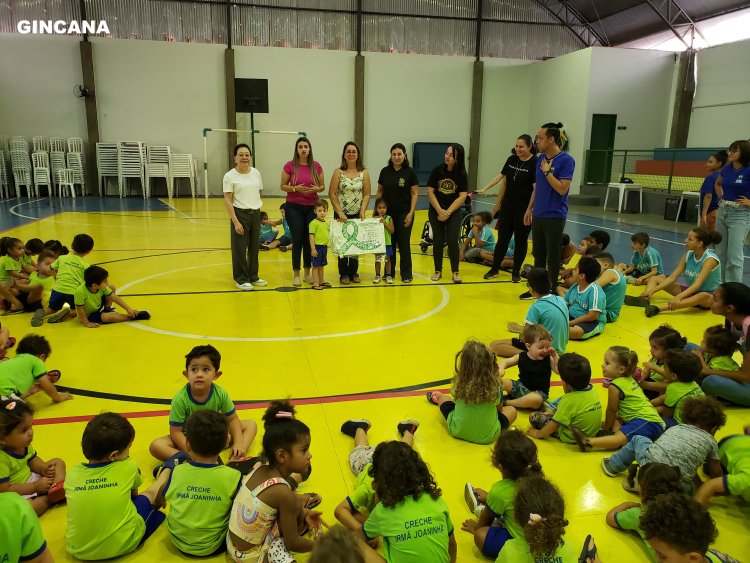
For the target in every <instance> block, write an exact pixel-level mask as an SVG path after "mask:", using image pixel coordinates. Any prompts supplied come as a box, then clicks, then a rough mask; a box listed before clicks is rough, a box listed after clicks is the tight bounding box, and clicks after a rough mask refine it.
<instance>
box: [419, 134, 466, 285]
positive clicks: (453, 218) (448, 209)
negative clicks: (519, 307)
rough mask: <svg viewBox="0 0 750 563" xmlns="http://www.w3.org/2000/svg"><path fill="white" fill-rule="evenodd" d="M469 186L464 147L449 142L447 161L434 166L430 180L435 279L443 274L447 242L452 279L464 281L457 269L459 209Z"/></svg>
mask: <svg viewBox="0 0 750 563" xmlns="http://www.w3.org/2000/svg"><path fill="white" fill-rule="evenodd" d="M468 190H469V180H468V178H467V177H466V165H465V164H464V148H463V146H461V145H459V144H458V143H454V144H451V145H448V148H447V149H446V150H445V162H444V163H443V164H441V165H439V166H436V167H435V168H434V169H433V170H432V173H431V174H430V179H429V180H428V181H427V195H428V196H429V198H430V210H429V211H428V213H427V216H428V218H429V219H430V226H431V227H432V259H433V262H434V263H435V273H434V274H432V277H431V278H430V279H431V280H432V281H438V280H439V279H440V278H441V277H442V276H443V247H444V246H445V245H446V243H447V244H448V257H449V258H450V261H451V272H452V273H453V283H461V276H460V275H459V273H458V261H459V259H458V254H459V252H458V237H459V235H460V231H461V213H460V209H461V206H462V205H463V204H464V200H465V199H466V196H467V193H468Z"/></svg>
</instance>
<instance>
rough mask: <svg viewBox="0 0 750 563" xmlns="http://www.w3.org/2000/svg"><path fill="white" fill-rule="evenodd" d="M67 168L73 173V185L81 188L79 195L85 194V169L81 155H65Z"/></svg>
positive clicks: (72, 153) (71, 153)
mask: <svg viewBox="0 0 750 563" xmlns="http://www.w3.org/2000/svg"><path fill="white" fill-rule="evenodd" d="M65 159H66V162H67V164H68V168H69V169H70V170H72V171H73V183H74V184H78V185H79V186H81V195H84V194H85V193H86V167H85V164H84V159H83V153H80V152H69V153H68V154H66V155H65Z"/></svg>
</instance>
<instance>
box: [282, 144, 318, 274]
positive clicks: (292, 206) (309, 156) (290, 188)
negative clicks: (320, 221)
mask: <svg viewBox="0 0 750 563" xmlns="http://www.w3.org/2000/svg"><path fill="white" fill-rule="evenodd" d="M325 185H326V184H325V177H324V175H323V168H322V167H321V166H320V164H318V163H317V162H315V159H314V158H313V150H312V144H311V143H310V140H309V139H308V138H307V137H300V138H299V139H297V142H296V143H295V144H294V158H293V159H292V160H290V161H289V162H287V163H286V164H285V165H284V170H282V172H281V190H282V191H283V192H286V206H285V207H284V211H285V213H286V221H287V224H288V225H289V229H290V230H291V231H292V271H293V279H292V285H293V286H294V287H300V286H301V285H302V280H301V279H300V258H302V262H303V265H304V268H305V277H304V280H305V282H307V283H310V284H311V283H312V276H311V275H310V265H311V263H312V262H311V260H312V259H311V257H310V236H309V234H308V227H309V226H310V222H311V221H312V220H313V219H315V202H316V201H317V199H318V197H319V195H318V194H320V192H322V191H323V190H325Z"/></svg>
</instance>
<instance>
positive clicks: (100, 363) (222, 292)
mask: <svg viewBox="0 0 750 563" xmlns="http://www.w3.org/2000/svg"><path fill="white" fill-rule="evenodd" d="M168 203H169V205H170V206H172V207H173V209H172V210H168V209H169V208H164V209H167V210H165V211H124V212H99V213H84V212H61V213H57V214H53V215H51V216H49V217H47V218H44V219H41V220H38V221H34V222H31V223H28V224H26V225H23V226H21V227H18V228H13V229H9V230H5V231H3V233H2V234H3V235H9V234H12V235H13V236H17V237H18V238H21V239H22V240H26V239H28V238H31V237H39V238H42V239H43V240H47V239H51V238H56V239H60V240H61V241H62V242H63V244H66V245H68V246H69V245H70V241H71V240H72V237H73V236H74V235H75V234H77V233H79V232H85V233H88V234H90V235H92V236H93V237H94V240H95V248H94V251H93V252H92V253H91V255H90V256H89V261H90V262H91V263H101V264H102V265H103V266H104V267H105V268H106V269H107V270H108V271H109V272H110V281H111V282H112V283H114V284H115V285H116V286H117V287H118V291H119V293H120V295H121V296H122V297H123V298H124V299H125V300H126V301H127V302H128V304H130V305H131V306H132V307H134V308H136V309H140V310H148V311H150V312H151V315H152V319H151V320H150V321H144V322H140V323H127V324H120V325H111V326H103V327H101V328H98V329H87V328H83V327H82V326H81V325H80V324H79V322H78V321H77V320H75V319H69V320H67V321H66V322H64V323H62V324H58V325H47V324H45V325H44V326H42V327H41V328H38V329H33V328H31V326H30V324H29V320H30V315H16V316H10V317H0V321H1V322H2V324H3V325H4V326H7V327H9V329H10V331H11V334H12V335H13V336H15V337H16V338H18V339H20V338H21V337H22V336H24V335H25V334H27V333H30V332H32V331H34V332H38V333H40V334H43V335H44V336H46V337H47V338H48V339H49V341H50V343H51V345H52V349H53V353H52V356H51V358H50V359H49V361H48V367H49V368H50V369H52V368H56V369H60V370H61V371H62V379H61V381H60V385H63V386H66V387H71V388H73V389H77V390H85V391H86V392H89V391H91V392H94V393H93V395H96V394H97V393H100V394H105V396H104V398H101V397H95V396H90V395H91V393H89V396H86V395H83V394H78V395H77V396H76V397H75V400H73V401H69V402H65V403H62V404H58V405H54V404H52V403H51V402H50V400H49V399H48V398H47V397H46V396H44V395H43V394H41V393H40V394H37V395H36V396H34V397H33V398H32V404H33V406H34V408H35V409H36V410H37V414H36V420H37V422H36V426H35V439H34V447H35V448H36V449H37V451H38V452H39V455H40V456H41V457H42V458H43V459H49V458H52V457H60V458H62V459H63V460H65V462H66V464H67V465H68V466H69V467H70V466H72V465H73V464H75V463H79V462H81V461H84V460H83V458H82V454H81V450H80V445H79V444H80V437H81V433H82V431H83V428H84V425H85V421H86V420H87V418H88V417H90V416H92V415H95V414H97V413H100V412H102V411H116V412H121V413H127V415H128V416H129V417H131V421H132V423H133V425H134V426H135V428H136V432H137V434H136V438H135V443H134V444H133V447H132V449H131V455H132V456H133V457H134V458H135V459H136V461H137V462H138V464H139V466H140V467H141V471H142V473H143V476H144V484H148V483H149V482H151V480H152V478H151V470H152V468H153V467H154V466H155V465H156V461H155V460H154V459H152V458H151V456H150V455H149V453H148V445H149V442H150V441H151V440H152V439H153V438H155V437H157V436H161V435H164V434H166V433H167V432H168V424H167V412H168V409H169V405H168V401H169V399H170V397H171V396H172V395H173V394H174V393H175V392H176V391H177V390H178V388H179V387H180V386H181V385H183V384H184V383H185V380H184V378H183V376H182V370H183V369H184V358H183V357H184V355H185V354H186V353H187V352H188V351H189V350H190V349H191V348H192V347H193V346H195V345H197V344H201V343H211V344H213V345H215V346H216V347H217V348H218V349H219V351H220V352H221V354H222V365H221V370H222V372H223V375H222V376H221V378H220V380H219V381H218V383H219V384H220V385H222V386H223V387H225V388H226V389H227V390H228V391H229V394H230V396H231V397H232V398H233V399H234V401H235V402H236V403H241V402H243V401H245V402H248V403H247V404H244V405H241V404H238V413H239V415H240V417H241V418H251V419H253V420H255V421H256V422H258V424H259V426H260V425H261V415H262V412H263V411H262V408H263V405H262V404H257V403H252V402H255V401H264V400H269V399H273V398H282V397H292V398H293V399H309V400H305V401H303V403H304V404H302V405H300V406H299V407H298V417H299V418H300V419H302V420H303V421H304V422H306V423H307V424H308V425H309V426H310V427H311V429H312V446H311V451H312V454H313V462H312V463H313V467H314V471H313V473H312V476H311V478H310V480H309V481H308V482H307V483H305V484H303V485H302V487H301V489H300V490H301V491H315V492H318V493H320V494H321V495H322V496H323V499H324V500H323V503H322V505H321V507H320V510H322V511H323V513H324V517H325V519H326V521H327V522H328V523H329V524H333V523H334V521H335V518H334V516H333V510H334V508H335V507H336V505H337V504H338V503H339V502H340V501H341V500H342V499H343V498H344V497H345V496H346V495H347V492H348V491H349V490H350V489H351V486H352V484H353V481H354V476H353V475H352V473H351V471H350V469H349V466H348V461H347V458H348V454H349V450H350V449H351V447H352V445H353V444H352V442H353V441H352V440H351V439H350V438H348V437H347V436H344V435H343V434H341V433H340V432H339V427H340V425H341V423H342V422H343V421H344V420H346V419H348V418H368V419H369V420H370V421H371V422H372V429H371V431H370V439H371V443H373V444H375V443H377V442H378V441H382V440H391V439H397V437H398V435H397V432H396V423H397V422H398V421H400V420H403V419H407V418H416V419H417V420H419V421H420V423H421V426H420V428H419V431H418V432H417V434H416V439H415V447H416V449H417V450H418V451H419V453H420V454H421V455H422V456H423V457H424V459H425V460H426V461H427V463H428V464H429V466H430V468H431V470H432V471H433V472H434V474H435V475H436V478H437V481H438V484H439V485H440V487H441V488H442V491H443V495H444V498H445V500H446V501H447V503H448V505H449V507H450V511H451V517H452V520H453V524H454V526H455V530H456V531H455V535H456V539H457V541H458V546H459V555H458V561H460V562H463V561H475V560H476V561H478V560H482V559H483V557H482V556H481V555H480V554H479V552H478V551H477V550H476V548H475V547H474V543H473V538H472V536H470V535H469V534H467V533H465V532H462V531H461V523H462V522H463V521H464V520H465V519H467V518H470V517H471V516H472V515H471V514H470V512H469V510H468V508H467V507H466V505H465V503H464V500H463V486H464V483H465V482H466V481H470V482H471V483H473V484H474V485H475V486H481V487H483V488H488V487H489V486H490V485H491V484H492V483H493V482H494V481H496V480H498V479H500V474H499V473H498V472H497V471H496V470H495V469H494V468H493V467H492V466H491V464H490V450H491V447H490V446H478V445H474V444H469V443H466V442H461V441H459V440H455V439H453V438H451V437H450V436H449V435H448V433H447V432H446V428H445V422H444V420H443V417H442V416H441V415H440V412H439V410H438V409H437V407H434V406H432V405H430V404H429V403H428V402H427V401H426V399H425V397H424V392H425V389H426V388H440V389H445V388H446V387H447V385H446V384H444V383H442V384H435V383H433V385H432V386H431V387H430V386H427V387H425V384H429V383H430V382H440V381H441V380H446V379H448V378H450V377H451V375H452V370H453V361H454V355H455V353H456V351H457V350H459V349H460V348H461V346H462V345H463V343H464V341H465V340H466V339H467V338H469V337H474V338H478V339H480V340H482V341H485V342H489V341H490V340H492V339H496V338H507V337H509V336H511V335H510V334H509V333H508V332H506V329H505V325H506V323H507V321H511V320H513V321H518V322H522V321H523V319H524V314H525V312H526V309H527V308H528V307H529V305H530V302H527V301H520V300H519V299H518V295H519V294H520V293H521V292H522V291H524V290H525V287H524V286H523V284H511V283H510V275H509V274H504V273H502V274H501V276H500V277H499V278H496V279H495V280H493V281H491V282H485V281H484V280H483V279H482V275H483V274H484V273H485V272H486V268H485V267H484V266H479V265H474V264H462V266H461V274H462V276H463V279H464V283H463V284H462V285H453V284H452V283H450V282H448V281H447V280H445V279H444V280H443V281H444V283H442V284H435V283H432V282H430V281H429V280H428V277H429V275H430V274H431V273H432V256H431V254H427V255H423V254H422V253H421V252H420V250H419V248H418V246H417V245H416V243H417V242H418V240H419V235H420V232H421V228H422V225H423V223H424V221H425V219H426V212H425V211H420V212H418V215H417V220H416V221H415V228H414V231H413V242H414V243H415V245H414V246H413V256H414V271H415V283H414V284H412V285H410V286H406V285H403V284H401V283H400V282H399V281H398V278H397V281H396V283H395V285H393V286H385V285H384V284H382V283H381V284H380V285H373V284H372V283H371V281H372V277H373V259H372V257H366V258H364V259H363V260H362V263H361V266H360V274H361V276H362V280H363V281H362V283H361V284H360V285H358V286H349V287H339V284H338V274H337V270H336V265H335V259H333V260H331V258H330V257H329V265H328V267H327V268H326V277H327V280H328V281H330V282H332V284H333V286H334V287H333V288H332V289H329V290H325V291H311V290H309V286H305V287H304V288H302V289H301V290H297V291H277V290H276V289H277V288H279V287H280V286H286V287H288V286H291V265H290V262H291V253H286V254H285V253H281V252H280V251H278V250H274V251H271V252H263V253H261V257H260V258H261V271H260V275H261V277H263V278H264V279H266V280H267V281H268V282H269V285H268V287H267V288H261V289H256V290H255V291H252V292H249V293H243V292H241V291H238V290H235V288H234V282H233V280H232V278H231V265H230V254H229V250H228V245H229V236H228V235H229V222H228V220H227V217H226V211H225V210H224V204H223V201H222V200H218V199H212V200H207V201H204V200H190V199H180V200H173V201H170V202H168ZM278 203H280V200H267V207H268V209H269V213H270V215H271V217H272V218H273V217H276V216H277V213H278V212H277V211H276V209H277V207H278ZM31 215H32V216H33V213H32V214H31ZM429 252H431V250H430V251H429ZM445 269H446V272H447V271H449V266H448V262H447V259H446V263H445ZM446 277H447V276H446ZM628 291H629V293H634V294H635V293H637V290H636V289H634V288H633V287H629V289H628ZM722 321H723V319H720V318H719V317H715V316H713V315H712V314H711V313H710V312H700V311H689V312H682V313H677V314H674V313H667V314H662V315H660V316H658V317H655V318H651V319H647V318H646V317H645V316H644V314H643V309H640V308H629V307H625V308H624V309H623V312H622V315H621V317H620V319H619V320H618V321H617V322H616V323H614V324H611V325H608V326H607V328H606V331H605V332H604V334H603V335H602V336H600V337H597V338H595V339H593V340H591V341H588V342H584V343H578V342H571V343H570V345H569V347H568V351H575V352H579V353H581V354H583V355H585V356H586V357H588V358H589V359H590V361H591V364H592V368H593V369H592V371H593V373H594V377H596V378H600V377H601V372H600V367H599V366H600V365H601V362H602V357H603V354H604V351H605V350H606V349H607V348H608V347H609V346H612V345H615V344H618V345H627V346H629V347H631V348H634V349H635V350H637V351H638V353H639V356H640V357H641V361H644V360H646V359H648V357H647V353H648V349H649V346H648V340H647V336H648V334H649V333H650V332H651V330H653V329H654V328H655V327H656V326H658V325H659V324H661V323H665V322H668V323H670V324H672V325H673V326H675V327H676V328H677V329H678V330H680V331H681V332H682V333H683V334H684V335H686V336H687V337H688V339H689V340H690V341H693V342H700V339H701V335H702V332H703V329H704V328H706V327H707V326H709V325H711V324H718V323H719V322H722ZM11 354H12V352H11ZM514 369H515V368H514ZM511 376H513V377H514V376H515V375H514V374H513V373H512V374H511ZM554 381H558V383H559V380H558V378H557V377H556V376H555V377H554ZM596 387H597V388H599V390H600V394H601V398H602V401H603V404H604V401H606V394H605V392H604V390H603V389H602V387H601V384H600V383H597V384H596ZM393 390H396V391H395V392H393ZM561 393H562V388H561V387H560V386H559V385H557V386H554V387H553V388H552V393H551V398H556V397H558V396H560V394H561ZM368 394H369V395H368ZM727 412H728V414H729V421H728V424H727V426H726V427H725V428H723V429H721V430H720V431H719V433H718V434H717V438H721V437H722V436H724V435H727V434H732V433H739V432H742V427H743V426H744V425H745V424H748V423H750V414H749V413H748V411H743V410H742V409H738V408H729V409H727ZM527 416H528V413H520V416H519V419H518V421H517V423H516V426H517V427H519V428H521V429H526V428H528V421H527ZM261 435H262V430H261V431H260V432H259V436H258V438H257V439H256V442H255V443H254V444H253V446H252V449H251V453H252V454H257V453H258V452H259V449H260V445H259V444H260V437H261ZM537 444H538V447H539V452H540V460H541V462H542V465H543V467H544V471H545V473H546V474H547V476H548V477H549V478H550V479H551V480H553V481H554V482H555V483H556V484H557V485H558V486H559V487H560V488H561V489H562V491H563V492H564V494H565V498H566V502H567V517H568V519H569V520H570V525H569V528H568V537H569V538H570V540H572V541H573V542H574V543H575V544H576V545H579V544H582V542H583V538H584V537H585V536H586V535H587V534H589V533H591V534H593V535H594V537H595V539H596V543H597V545H598V547H599V554H600V557H601V559H602V561H604V562H607V563H614V562H626V561H643V560H646V556H645V551H644V550H643V548H642V546H641V542H640V540H639V539H637V538H636V537H635V536H630V535H628V534H627V533H624V532H619V531H616V530H612V529H609V528H608V527H607V526H606V524H605V521H604V517H605V514H606V512H607V510H608V509H609V508H611V507H612V506H614V505H616V504H619V503H621V502H624V501H626V500H632V501H636V500H637V498H636V496H635V495H631V494H630V493H627V492H625V491H623V489H622V488H621V484H620V479H610V478H608V477H606V476H605V475H604V474H603V473H602V471H601V469H600V466H599V464H600V461H601V458H602V457H604V456H605V455H606V454H604V453H589V454H582V453H579V451H578V449H577V448H575V447H574V446H569V445H564V444H561V443H559V442H556V441H553V440H548V441H544V442H537ZM711 513H712V515H713V517H714V518H715V520H716V522H717V525H718V527H719V530H720V535H719V538H718V541H717V542H716V545H715V547H717V548H718V549H720V550H722V551H726V552H728V553H730V554H731V555H733V556H734V557H736V558H739V559H743V558H745V557H746V556H747V554H750V536H748V534H747V529H748V528H747V521H748V517H750V507H748V505H747V504H744V503H743V502H742V501H740V500H737V499H735V498H718V499H715V500H714V501H713V502H712V504H711ZM42 525H43V528H44V532H45V536H46V538H47V541H48V543H49V546H50V548H51V550H52V553H53V554H54V556H55V558H56V559H57V560H59V561H66V560H72V558H71V557H70V556H68V555H67V554H66V552H65V530H66V508H65V505H61V506H56V507H54V508H53V509H51V510H50V511H49V512H48V513H47V514H45V515H44V516H43V517H42ZM306 558H307V556H300V558H299V559H300V560H301V561H304V560H306ZM177 559H185V557H184V556H182V555H180V554H178V552H177V551H176V549H175V548H174V547H173V546H172V544H171V542H170V540H169V538H168V536H167V532H166V529H165V527H162V528H161V529H160V530H159V531H157V533H156V534H155V536H154V537H152V538H151V539H150V540H149V541H148V542H147V543H146V544H145V545H144V547H142V548H141V549H139V550H138V551H136V552H135V553H133V554H131V555H129V556H127V557H125V558H123V560H127V561H165V560H177ZM221 559H222V557H215V558H213V560H216V561H218V560H221ZM227 560H228V558H227ZM425 563H429V562H425Z"/></svg>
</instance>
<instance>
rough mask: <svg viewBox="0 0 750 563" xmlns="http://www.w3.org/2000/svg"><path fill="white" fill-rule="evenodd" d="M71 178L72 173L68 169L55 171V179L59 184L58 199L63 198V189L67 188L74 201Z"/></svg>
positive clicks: (73, 186)
mask: <svg viewBox="0 0 750 563" xmlns="http://www.w3.org/2000/svg"><path fill="white" fill-rule="evenodd" d="M73 176H74V173H73V171H72V170H71V169H70V168H63V169H62V170H58V171H57V179H58V181H59V183H60V197H65V188H66V187H67V188H68V189H69V190H70V197H72V198H73V199H75V197H76V190H75V182H74V179H73Z"/></svg>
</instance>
